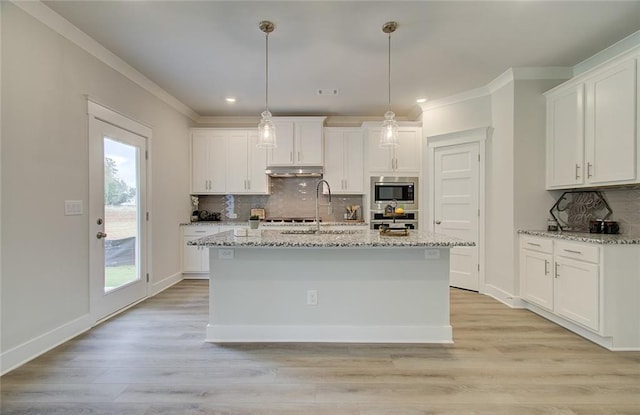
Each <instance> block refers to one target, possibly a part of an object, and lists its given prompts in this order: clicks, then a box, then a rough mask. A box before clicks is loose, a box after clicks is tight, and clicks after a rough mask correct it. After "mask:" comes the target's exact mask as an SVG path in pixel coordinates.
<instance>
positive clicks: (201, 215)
mask: <svg viewBox="0 0 640 415" xmlns="http://www.w3.org/2000/svg"><path fill="white" fill-rule="evenodd" d="M194 218H196V220H194ZM218 221H220V212H209V211H207V210H195V211H193V213H192V214H191V222H218Z"/></svg>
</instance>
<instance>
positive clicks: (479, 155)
mask: <svg viewBox="0 0 640 415" xmlns="http://www.w3.org/2000/svg"><path fill="white" fill-rule="evenodd" d="M479 162H480V154H478V163H479Z"/></svg>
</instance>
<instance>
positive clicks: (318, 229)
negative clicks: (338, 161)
mask: <svg viewBox="0 0 640 415" xmlns="http://www.w3.org/2000/svg"><path fill="white" fill-rule="evenodd" d="M322 183H326V185H327V190H328V191H329V203H328V204H327V205H325V206H328V207H327V213H328V214H329V215H330V214H331V186H329V182H328V181H326V180H324V179H320V180H318V183H317V184H316V233H320V186H321V185H322Z"/></svg>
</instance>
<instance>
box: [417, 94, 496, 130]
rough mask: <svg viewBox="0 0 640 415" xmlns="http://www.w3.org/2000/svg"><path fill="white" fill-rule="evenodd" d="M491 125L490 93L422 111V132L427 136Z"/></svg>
mask: <svg viewBox="0 0 640 415" xmlns="http://www.w3.org/2000/svg"><path fill="white" fill-rule="evenodd" d="M490 125H491V97H490V96H489V95H485V96H481V97H477V98H474V99H468V100H465V101H461V102H457V103H452V104H448V105H438V106H435V107H428V106H427V107H426V109H425V110H424V111H423V112H422V132H423V135H424V136H426V137H429V136H435V135H440V134H446V133H452V132H456V131H464V130H471V129H473V128H479V127H488V126H490Z"/></svg>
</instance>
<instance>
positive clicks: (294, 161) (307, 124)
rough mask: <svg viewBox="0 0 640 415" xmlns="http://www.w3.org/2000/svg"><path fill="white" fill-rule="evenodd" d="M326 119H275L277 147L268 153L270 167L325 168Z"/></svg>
mask: <svg viewBox="0 0 640 415" xmlns="http://www.w3.org/2000/svg"><path fill="white" fill-rule="evenodd" d="M324 120H325V117H274V119H273V122H274V124H275V127H276V140H277V145H278V147H276V148H275V149H271V150H269V151H268V152H267V164H268V165H269V166H323V165H324V156H323V134H322V133H323V125H324Z"/></svg>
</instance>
